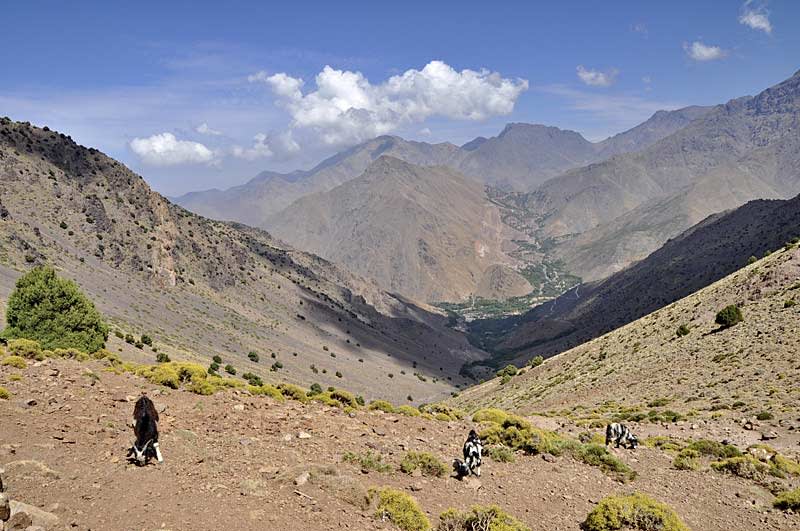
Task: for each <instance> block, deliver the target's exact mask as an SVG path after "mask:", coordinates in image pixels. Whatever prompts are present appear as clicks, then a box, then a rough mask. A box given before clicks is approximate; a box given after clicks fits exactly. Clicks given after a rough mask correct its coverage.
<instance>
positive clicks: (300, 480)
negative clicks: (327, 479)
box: [294, 472, 311, 487]
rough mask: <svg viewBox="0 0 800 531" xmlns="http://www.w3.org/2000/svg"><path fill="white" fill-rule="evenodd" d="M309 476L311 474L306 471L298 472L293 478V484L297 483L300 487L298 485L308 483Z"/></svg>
mask: <svg viewBox="0 0 800 531" xmlns="http://www.w3.org/2000/svg"><path fill="white" fill-rule="evenodd" d="M310 478H311V474H309V473H308V472H303V473H302V474H300V475H299V476H297V477H296V478H294V484H295V485H297V486H298V487H300V486H302V485H305V484H306V483H308V480H309V479H310Z"/></svg>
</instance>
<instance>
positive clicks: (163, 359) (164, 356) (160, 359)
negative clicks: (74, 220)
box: [156, 352, 219, 368]
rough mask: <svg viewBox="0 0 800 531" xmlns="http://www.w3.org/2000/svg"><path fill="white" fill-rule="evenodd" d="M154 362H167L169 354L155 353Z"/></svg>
mask: <svg viewBox="0 0 800 531" xmlns="http://www.w3.org/2000/svg"><path fill="white" fill-rule="evenodd" d="M156 362H158V363H169V362H170V359H169V356H168V355H167V354H165V353H163V352H159V353H158V354H156ZM217 368H219V367H217Z"/></svg>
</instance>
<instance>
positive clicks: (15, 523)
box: [4, 513, 33, 531]
mask: <svg viewBox="0 0 800 531" xmlns="http://www.w3.org/2000/svg"><path fill="white" fill-rule="evenodd" d="M32 525H33V520H31V517H30V515H28V513H16V514H14V515H12V516H11V518H10V519H9V520H8V522H6V526H5V528H4V529H5V531H25V529H27V528H29V527H30V526H32Z"/></svg>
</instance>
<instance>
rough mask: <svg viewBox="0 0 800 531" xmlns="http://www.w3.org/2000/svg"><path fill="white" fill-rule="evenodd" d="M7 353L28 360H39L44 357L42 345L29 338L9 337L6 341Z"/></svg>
mask: <svg viewBox="0 0 800 531" xmlns="http://www.w3.org/2000/svg"><path fill="white" fill-rule="evenodd" d="M8 353H9V354H11V355H12V356H19V357H20V358H27V359H29V360H39V361H41V360H43V359H44V352H43V351H42V346H41V345H40V344H39V343H38V342H37V341H32V340H30V339H11V340H10V341H9V342H8Z"/></svg>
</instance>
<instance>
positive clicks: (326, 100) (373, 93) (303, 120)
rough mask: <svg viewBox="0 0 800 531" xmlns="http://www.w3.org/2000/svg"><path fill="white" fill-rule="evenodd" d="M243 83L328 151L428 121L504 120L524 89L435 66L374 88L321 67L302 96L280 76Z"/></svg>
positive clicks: (517, 83)
mask: <svg viewBox="0 0 800 531" xmlns="http://www.w3.org/2000/svg"><path fill="white" fill-rule="evenodd" d="M248 79H249V80H250V81H253V82H262V83H265V84H267V85H268V86H269V87H270V88H271V90H272V91H273V93H275V95H276V96H278V99H279V100H278V101H279V102H280V104H281V105H282V106H283V107H285V108H286V109H287V110H288V112H289V114H290V115H291V117H292V123H291V127H292V128H293V129H308V130H311V131H313V132H315V133H316V134H317V135H318V136H319V138H320V139H321V140H322V142H323V143H325V144H328V145H340V144H348V143H356V142H361V141H364V140H367V139H369V138H373V137H375V136H378V135H382V134H387V133H389V132H391V131H393V130H395V129H397V128H398V127H400V126H402V125H405V124H409V123H419V122H422V121H424V120H425V119H427V118H429V117H431V116H443V117H446V118H451V119H455V120H483V119H486V118H489V117H491V116H498V115H506V114H509V113H510V112H511V111H512V110H513V109H514V104H515V103H516V100H517V98H518V97H519V96H520V94H522V93H523V92H524V91H525V90H527V89H528V82H527V80H524V79H517V80H512V79H507V78H503V77H502V76H501V75H500V74H499V73H497V72H489V71H488V70H480V71H475V70H469V69H466V70H462V71H461V72H458V71H456V70H454V69H453V68H452V67H450V66H449V65H447V64H445V63H443V62H441V61H431V62H430V63H428V64H427V65H425V67H424V68H423V69H422V70H415V69H411V70H407V71H406V72H404V73H402V74H399V75H396V76H392V77H390V78H389V79H387V80H386V81H384V82H382V83H380V84H372V83H371V82H370V81H369V80H368V79H367V78H366V77H364V75H363V74H362V73H361V72H352V71H347V70H336V69H334V68H331V67H330V66H326V67H325V68H324V69H323V70H322V72H320V73H319V74H317V76H316V79H315V84H316V90H313V91H310V92H307V93H306V94H303V92H302V87H303V85H304V82H303V80H302V79H300V78H294V77H291V76H289V75H287V74H285V73H278V74H273V75H268V74H267V73H266V72H258V73H256V74H254V75H252V76H250V77H249V78H248Z"/></svg>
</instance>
